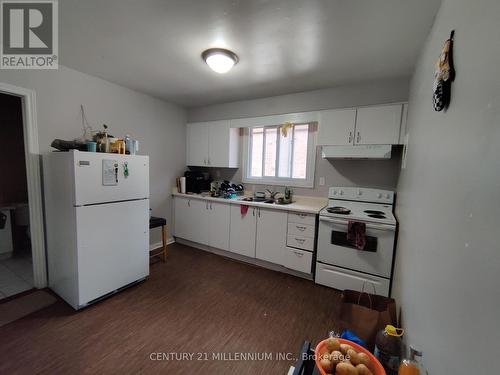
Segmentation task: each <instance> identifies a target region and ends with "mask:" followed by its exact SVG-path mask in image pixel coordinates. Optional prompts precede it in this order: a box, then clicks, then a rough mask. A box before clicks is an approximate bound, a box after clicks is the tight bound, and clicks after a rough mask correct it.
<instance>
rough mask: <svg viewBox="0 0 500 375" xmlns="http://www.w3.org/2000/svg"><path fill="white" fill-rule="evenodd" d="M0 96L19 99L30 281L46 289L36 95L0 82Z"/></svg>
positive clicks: (30, 91) (31, 91) (33, 92)
mask: <svg viewBox="0 0 500 375" xmlns="http://www.w3.org/2000/svg"><path fill="white" fill-rule="evenodd" d="M0 93H3V94H8V95H13V96H17V97H20V98H21V100H22V106H23V133H24V154H25V159H26V179H27V182H28V206H29V216H30V234H31V249H32V257H33V281H34V286H35V288H45V287H47V262H46V254H45V234H44V220H43V201H42V178H41V176H42V174H41V169H40V149H39V146H38V125H37V115H36V93H35V91H33V90H30V89H26V88H23V87H17V86H13V85H9V84H7V83H2V82H0Z"/></svg>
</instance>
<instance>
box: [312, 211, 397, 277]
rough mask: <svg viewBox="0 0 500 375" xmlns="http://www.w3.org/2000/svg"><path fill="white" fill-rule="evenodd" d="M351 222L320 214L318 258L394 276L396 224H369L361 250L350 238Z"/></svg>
mask: <svg viewBox="0 0 500 375" xmlns="http://www.w3.org/2000/svg"><path fill="white" fill-rule="evenodd" d="M347 223H348V221H347V220H342V219H335V218H329V217H324V216H320V218H319V235H318V261H319V262H322V263H327V264H331V265H335V266H340V267H344V268H348V269H351V270H356V271H361V272H366V273H370V274H372V275H378V276H382V277H387V278H390V277H391V268H392V256H393V252H394V237H395V232H396V227H395V226H394V225H387V224H377V223H366V246H365V249H364V250H359V249H358V248H356V247H355V246H352V245H351V244H350V243H349V242H348V241H347V239H346V236H347Z"/></svg>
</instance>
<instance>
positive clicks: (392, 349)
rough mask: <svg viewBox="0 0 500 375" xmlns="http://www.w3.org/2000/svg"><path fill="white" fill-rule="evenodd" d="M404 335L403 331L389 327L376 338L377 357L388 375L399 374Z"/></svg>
mask: <svg viewBox="0 0 500 375" xmlns="http://www.w3.org/2000/svg"><path fill="white" fill-rule="evenodd" d="M403 333H404V330H403V329H401V328H396V327H394V326H391V325H387V326H385V328H384V329H383V330H381V331H379V333H377V337H376V338H375V357H377V359H378V360H379V361H380V363H381V364H382V366H384V369H385V371H386V372H387V375H396V374H397V373H398V368H399V363H400V361H401V349H402V347H403V341H402V339H401V336H403Z"/></svg>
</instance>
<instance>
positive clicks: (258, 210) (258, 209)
mask: <svg viewBox="0 0 500 375" xmlns="http://www.w3.org/2000/svg"><path fill="white" fill-rule="evenodd" d="M257 212H258V213H259V217H260V208H257Z"/></svg>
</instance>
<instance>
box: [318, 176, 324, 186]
mask: <svg viewBox="0 0 500 375" xmlns="http://www.w3.org/2000/svg"><path fill="white" fill-rule="evenodd" d="M319 186H325V178H324V177H320V178H319Z"/></svg>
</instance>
